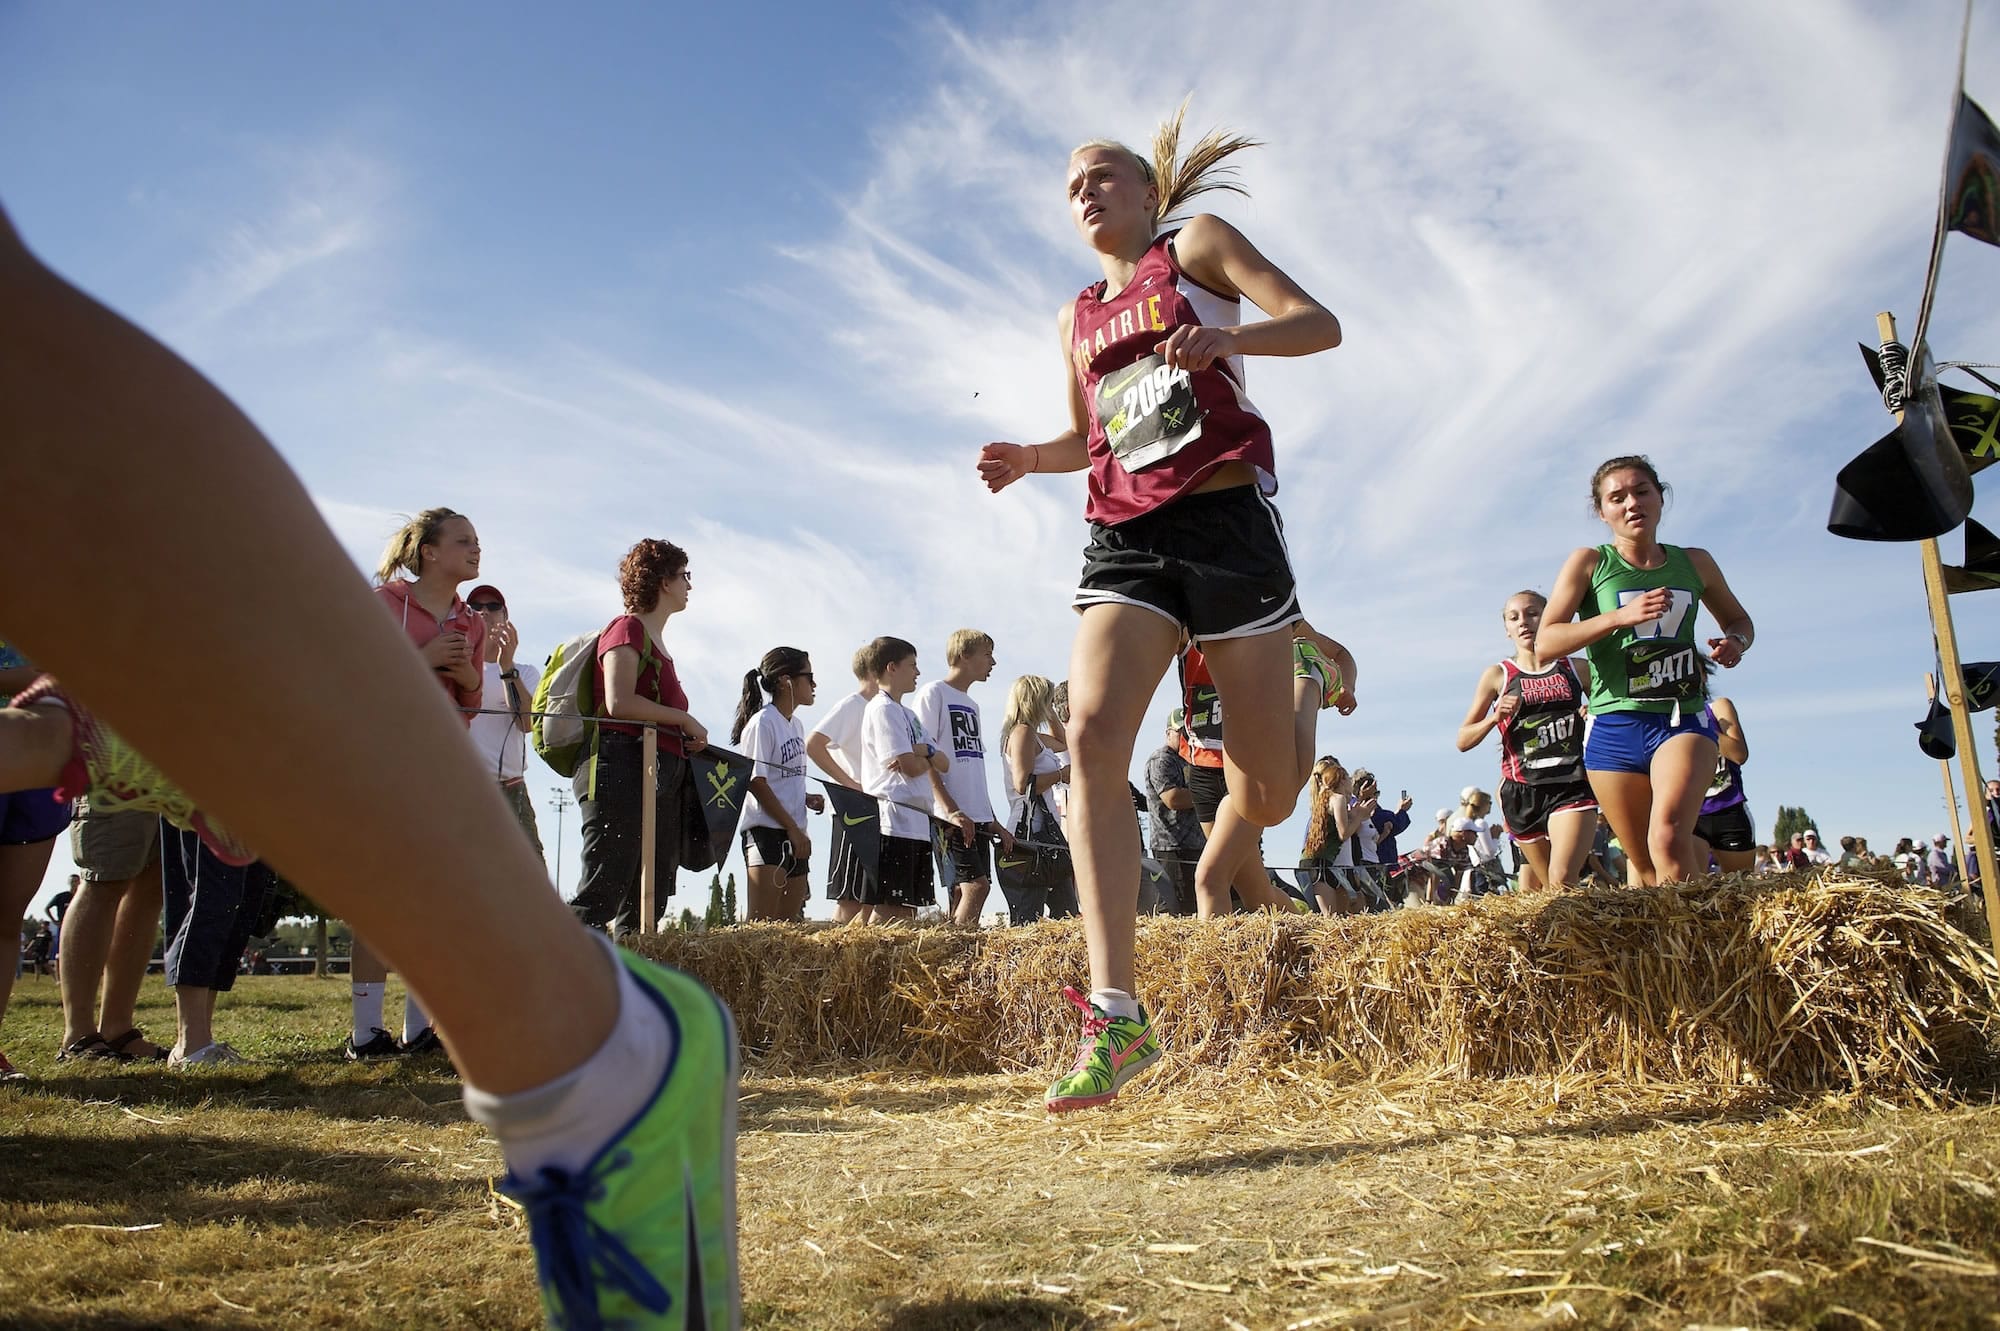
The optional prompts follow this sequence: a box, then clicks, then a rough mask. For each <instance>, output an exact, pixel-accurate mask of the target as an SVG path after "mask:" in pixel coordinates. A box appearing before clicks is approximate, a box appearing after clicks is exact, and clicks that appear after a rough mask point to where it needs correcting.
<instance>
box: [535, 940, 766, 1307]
mask: <svg viewBox="0 0 2000 1331" xmlns="http://www.w3.org/2000/svg"><path fill="white" fill-rule="evenodd" d="M618 959H619V960H620V961H621V962H622V963H624V965H625V967H626V969H628V970H630V971H631V972H632V977H633V978H634V979H635V980H637V981H638V982H639V988H640V990H641V991H642V992H643V993H644V994H645V995H646V997H648V998H650V999H652V1000H653V1002H655V1003H657V1004H658V1005H659V1008H660V1012H661V1013H662V1015H664V1016H665V1017H666V1019H667V1025H668V1027H669V1028H670V1029H671V1030H672V1031H673V1033H674V1053H673V1057H672V1058H671V1059H669V1060H668V1063H667V1069H666V1072H665V1073H664V1074H662V1075H661V1077H660V1083H659V1085H658V1086H657V1087H656V1088H654V1091H653V1098H652V1100H651V1101H649V1102H648V1103H647V1104H646V1105H645V1106H644V1107H643V1108H642V1109H640V1110H639V1112H638V1113H637V1114H635V1115H633V1117H632V1121H631V1122H629V1123H627V1124H626V1125H625V1129H624V1131H622V1132H620V1133H619V1134H618V1135H617V1136H616V1137H613V1138H612V1139H611V1141H610V1142H608V1143H606V1144H605V1146H604V1148H603V1149H602V1150H600V1151H599V1152H598V1153H597V1155H596V1157H595V1158H594V1159H592V1160H591V1162H590V1163H589V1164H588V1165H587V1166H585V1167H584V1168H583V1169H582V1170H579V1171H578V1172H576V1173H570V1172H569V1171H567V1170H563V1169H553V1168H545V1169H542V1170H541V1171H539V1172H538V1173H537V1174H536V1175H535V1176H534V1177H532V1178H525V1179H524V1178H520V1177H518V1176H516V1175H514V1174H512V1173H509V1174H508V1175H507V1177H506V1179H505V1180H503V1181H502V1182H501V1184H500V1191H502V1192H504V1193H505V1194H507V1195H508V1196H509V1197H512V1198H514V1199H515V1200H516V1201H518V1202H520V1203H521V1206H522V1209H523V1210H525V1211H526V1212H527V1216H528V1237H529V1239H530V1240H531V1241H532V1242H533V1244H534V1247H535V1271H536V1274H537V1275H538V1276H539V1277H540V1279H541V1285H542V1311H543V1313H544V1315H545V1316H546V1317H547V1318H548V1324H549V1325H550V1326H552V1327H557V1328H560V1331H610V1328H614V1327H616V1328H619V1329H620V1331H641V1328H644V1329H645V1331H656V1329H658V1328H673V1331H695V1328H701V1331H736V1328H737V1326H738V1324H739V1321H740V1320H741V1303H740V1299H739V1296H738V1292H737V1270H736V1081H737V1075H738V1062H737V1050H736V1025H735V1022H734V1021H733V1020H731V1018H730V1015H729V1009H728V1008H726V1007H724V1006H723V1004H722V1000H721V999H719V998H717V997H716V996H715V995H714V994H712V993H710V992H709V991H708V989H707V988H705V987H704V986H703V985H702V983H701V981H699V980H697V979H695V978H694V977H692V976H689V975H683V974H682V973H681V972H679V971H677V970H670V969H668V968H667V967H665V966H661V965H657V964H655V963H653V962H650V961H646V960H643V959H641V958H639V957H635V956H633V955H632V954H631V953H629V952H623V951H621V952H620V953H619V954H618Z"/></svg>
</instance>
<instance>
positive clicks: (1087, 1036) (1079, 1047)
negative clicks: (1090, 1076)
mask: <svg viewBox="0 0 2000 1331" xmlns="http://www.w3.org/2000/svg"><path fill="white" fill-rule="evenodd" d="M1063 997H1064V998H1067V999H1068V1000H1069V1001H1070V1002H1072V1003H1074V1004H1076V1005H1077V1006H1078V1007H1079V1008H1082V1009H1083V1038H1082V1039H1081V1040H1078V1041H1077V1042H1076V1066H1075V1067H1073V1068H1071V1069H1070V1071H1072V1072H1081V1071H1083V1069H1084V1065H1085V1064H1087V1063H1089V1062H1090V1056H1091V1055H1092V1054H1093V1053H1095V1052H1096V1051H1097V1037H1098V1036H1100V1035H1102V1034H1104V1032H1105V1031H1107V1030H1109V1029H1110V1028H1111V1018H1110V1017H1108V1016H1106V1015H1105V1014H1104V1013H1102V1012H1100V1011H1098V1010H1097V1005H1096V1004H1094V1003H1092V1002H1091V1001H1090V999H1089V998H1087V997H1086V996H1084V995H1083V994H1080V993H1078V992H1077V990H1076V988H1075V986H1074V985H1065V986H1063Z"/></svg>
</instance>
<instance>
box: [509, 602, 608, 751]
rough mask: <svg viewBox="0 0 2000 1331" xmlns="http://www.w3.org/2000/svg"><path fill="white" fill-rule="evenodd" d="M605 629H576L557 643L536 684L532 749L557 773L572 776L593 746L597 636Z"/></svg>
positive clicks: (530, 733) (595, 734) (594, 744)
mask: <svg viewBox="0 0 2000 1331" xmlns="http://www.w3.org/2000/svg"><path fill="white" fill-rule="evenodd" d="M603 636H604V630H602V629H599V630H598V631H597V632H595V633H579V634H578V635H577V636H576V637H574V638H571V639H569V640H568V641H567V642H561V643H558V644H556V649H555V650H554V651H552V652H550V653H549V659H548V663H547V664H546V665H544V666H543V667H542V678H541V682H540V683H538V684H536V685H535V728H534V729H533V730H532V731H530V732H529V736H528V737H529V738H530V739H532V740H533V741H534V744H535V752H536V753H538V754H540V755H541V759H542V761H543V762H545V763H547V764H548V765H549V766H550V767H552V768H554V769H555V772H556V775H558V776H575V775H576V769H577V767H578V766H579V765H580V764H581V763H582V762H583V759H584V755H586V754H588V753H589V752H590V751H591V750H592V749H593V748H595V747H596V741H597V723H596V722H595V721H586V720H584V718H585V717H587V716H595V715H597V672H596V671H595V670H594V669H592V667H593V666H594V665H595V664H596V663H597V640H598V639H599V638H601V637H603Z"/></svg>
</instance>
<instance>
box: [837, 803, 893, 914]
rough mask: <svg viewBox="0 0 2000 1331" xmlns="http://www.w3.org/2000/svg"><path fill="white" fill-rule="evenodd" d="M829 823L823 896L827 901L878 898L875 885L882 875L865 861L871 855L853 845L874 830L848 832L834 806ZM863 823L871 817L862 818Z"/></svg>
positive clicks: (873, 899)
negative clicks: (830, 842) (830, 844)
mask: <svg viewBox="0 0 2000 1331" xmlns="http://www.w3.org/2000/svg"><path fill="white" fill-rule="evenodd" d="M830 821H831V822H832V824H833V838H832V840H833V849H832V854H831V856H830V858H829V860H828V865H829V867H828V869H827V874H826V897H827V900H829V901H860V902H873V901H879V900H881V895H880V893H879V891H878V890H877V887H876V884H877V883H878V882H879V881H880V880H881V877H882V875H881V874H880V872H878V871H877V869H876V868H875V866H874V865H873V864H871V863H870V862H869V861H870V860H871V859H872V858H873V857H872V856H869V855H867V854H865V853H864V847H863V846H862V845H857V844H856V843H857V841H859V840H861V839H862V838H863V836H864V835H865V836H866V837H868V838H873V837H874V836H875V835H877V834H876V832H875V829H874V828H872V827H870V828H867V829H866V831H865V833H862V832H856V831H851V830H849V829H848V827H847V826H846V820H845V818H844V817H843V816H842V814H841V813H840V811H839V810H838V809H836V810H834V816H833V818H832V819H831V820H830ZM862 821H863V822H864V823H866V822H872V821H873V820H872V819H863V820H862Z"/></svg>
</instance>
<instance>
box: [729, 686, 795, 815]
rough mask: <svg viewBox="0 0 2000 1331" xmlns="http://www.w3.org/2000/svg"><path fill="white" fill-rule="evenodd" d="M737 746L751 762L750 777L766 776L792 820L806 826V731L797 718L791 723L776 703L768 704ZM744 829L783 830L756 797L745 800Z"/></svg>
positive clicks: (751, 719) (756, 716) (758, 713)
mask: <svg viewBox="0 0 2000 1331" xmlns="http://www.w3.org/2000/svg"><path fill="white" fill-rule="evenodd" d="M737 747H738V748H739V749H741V750H742V752H743V753H744V754H745V756H747V757H748V758H749V759H750V775H751V776H752V777H759V776H761V777H763V778H764V779H765V780H766V781H768V782H770V784H771V793H772V794H773V795H776V796H777V797H778V803H779V804H780V805H782V806H783V807H784V810H785V812H786V813H788V814H790V815H791V816H792V821H793V822H795V823H797V824H798V825H799V826H800V827H804V826H805V825H806V728H805V725H804V723H802V722H801V721H800V720H799V718H798V717H797V716H796V715H794V716H793V717H791V718H790V719H789V720H787V719H786V717H785V714H784V713H783V712H781V711H779V710H778V708H777V705H776V704H774V703H765V704H764V706H763V707H762V708H761V709H760V710H759V711H758V712H757V714H756V715H755V716H753V717H751V718H750V721H749V724H747V725H745V726H744V727H743V738H742V739H741V740H740V741H739V742H738V745H737ZM743 826H745V827H782V826H783V824H782V823H780V822H779V821H778V820H777V819H776V818H773V817H772V816H771V815H770V814H768V813H765V812H764V806H763V805H762V804H760V803H759V802H758V801H757V799H756V797H755V796H752V797H751V798H750V799H748V800H745V801H744V807H743Z"/></svg>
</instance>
